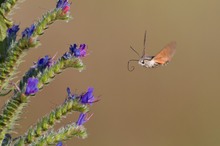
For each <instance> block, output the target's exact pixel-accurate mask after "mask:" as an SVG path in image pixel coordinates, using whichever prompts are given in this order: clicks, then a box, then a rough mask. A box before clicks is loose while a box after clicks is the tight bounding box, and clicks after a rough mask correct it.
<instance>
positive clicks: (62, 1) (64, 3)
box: [56, 0, 70, 14]
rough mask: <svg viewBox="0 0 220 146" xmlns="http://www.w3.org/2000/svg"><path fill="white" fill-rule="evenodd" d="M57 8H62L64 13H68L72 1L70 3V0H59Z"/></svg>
mask: <svg viewBox="0 0 220 146" xmlns="http://www.w3.org/2000/svg"><path fill="white" fill-rule="evenodd" d="M56 8H57V9H62V11H63V13H64V14H66V13H68V12H69V10H70V3H68V0H58V2H57V5H56Z"/></svg>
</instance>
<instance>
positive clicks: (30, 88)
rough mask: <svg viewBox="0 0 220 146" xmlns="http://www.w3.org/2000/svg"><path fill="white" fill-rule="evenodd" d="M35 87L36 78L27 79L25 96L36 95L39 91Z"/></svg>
mask: <svg viewBox="0 0 220 146" xmlns="http://www.w3.org/2000/svg"><path fill="white" fill-rule="evenodd" d="M37 85H38V79H37V78H28V81H27V86H26V91H25V95H26V96H29V95H30V94H34V93H36V92H37V91H38V90H39V89H38V86H37Z"/></svg>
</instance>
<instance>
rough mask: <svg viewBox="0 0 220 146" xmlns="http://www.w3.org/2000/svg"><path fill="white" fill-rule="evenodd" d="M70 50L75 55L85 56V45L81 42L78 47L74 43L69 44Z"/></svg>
mask: <svg viewBox="0 0 220 146" xmlns="http://www.w3.org/2000/svg"><path fill="white" fill-rule="evenodd" d="M70 52H71V53H72V54H73V55H74V56H75V57H84V56H86V45H85V44H81V45H80V46H79V48H78V47H77V45H76V44H73V45H70Z"/></svg>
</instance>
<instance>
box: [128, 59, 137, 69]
mask: <svg viewBox="0 0 220 146" xmlns="http://www.w3.org/2000/svg"><path fill="white" fill-rule="evenodd" d="M131 61H139V60H137V59H131V60H129V61H128V71H130V72H132V71H133V70H134V68H135V67H134V66H130V62H131Z"/></svg>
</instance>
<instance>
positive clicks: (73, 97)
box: [66, 87, 76, 99]
mask: <svg viewBox="0 0 220 146" xmlns="http://www.w3.org/2000/svg"><path fill="white" fill-rule="evenodd" d="M66 90H67V94H68V99H75V98H76V97H75V95H74V94H71V91H70V88H69V87H67V89H66Z"/></svg>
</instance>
